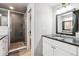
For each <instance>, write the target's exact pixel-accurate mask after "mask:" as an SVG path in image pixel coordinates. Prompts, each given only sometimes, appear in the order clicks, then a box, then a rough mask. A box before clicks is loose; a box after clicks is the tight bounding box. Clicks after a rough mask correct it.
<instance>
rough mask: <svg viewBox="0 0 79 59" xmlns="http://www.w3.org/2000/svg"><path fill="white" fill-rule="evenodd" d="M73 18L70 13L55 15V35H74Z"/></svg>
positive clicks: (72, 14)
mask: <svg viewBox="0 0 79 59" xmlns="http://www.w3.org/2000/svg"><path fill="white" fill-rule="evenodd" d="M75 17H76V15H75V14H74V13H73V12H72V11H69V12H66V13H62V14H59V15H56V33H59V34H67V35H75V29H76V26H75V25H76V21H75V19H76V18H75ZM74 28H75V29H74Z"/></svg>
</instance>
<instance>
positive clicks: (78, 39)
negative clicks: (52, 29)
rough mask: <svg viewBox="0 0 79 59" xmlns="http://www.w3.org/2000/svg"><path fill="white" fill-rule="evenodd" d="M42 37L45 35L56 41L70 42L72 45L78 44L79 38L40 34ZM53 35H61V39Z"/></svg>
mask: <svg viewBox="0 0 79 59" xmlns="http://www.w3.org/2000/svg"><path fill="white" fill-rule="evenodd" d="M42 37H46V38H49V39H52V40H56V41H60V42H64V43H67V44H71V45H74V46H79V38H76V37H73V36H59V35H42ZM54 37H61V38H63V39H61V40H60V39H58V38H54Z"/></svg>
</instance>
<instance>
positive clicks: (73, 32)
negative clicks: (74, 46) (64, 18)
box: [56, 9, 77, 36]
mask: <svg viewBox="0 0 79 59" xmlns="http://www.w3.org/2000/svg"><path fill="white" fill-rule="evenodd" d="M74 11H75V9H73V10H70V11H67V12H65V13H61V14H57V15H56V34H63V35H70V36H75V32H76V30H74V28H77V26H73V29H72V30H74V31H72V34H67V33H61V32H58V19H57V17H58V16H59V15H62V14H66V13H69V12H73V14H74ZM75 16H76V15H75ZM73 17H74V16H73ZM76 18H77V17H76ZM75 25H76V23H75Z"/></svg>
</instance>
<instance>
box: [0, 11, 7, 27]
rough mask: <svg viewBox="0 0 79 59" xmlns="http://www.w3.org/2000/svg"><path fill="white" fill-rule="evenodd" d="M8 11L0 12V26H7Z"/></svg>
mask: <svg viewBox="0 0 79 59" xmlns="http://www.w3.org/2000/svg"><path fill="white" fill-rule="evenodd" d="M7 15H8V11H5V10H0V26H8V16H7Z"/></svg>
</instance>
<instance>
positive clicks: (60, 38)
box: [53, 37, 64, 40]
mask: <svg viewBox="0 0 79 59" xmlns="http://www.w3.org/2000/svg"><path fill="white" fill-rule="evenodd" d="M53 38H56V39H59V40H63V39H64V38H62V37H53Z"/></svg>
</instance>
